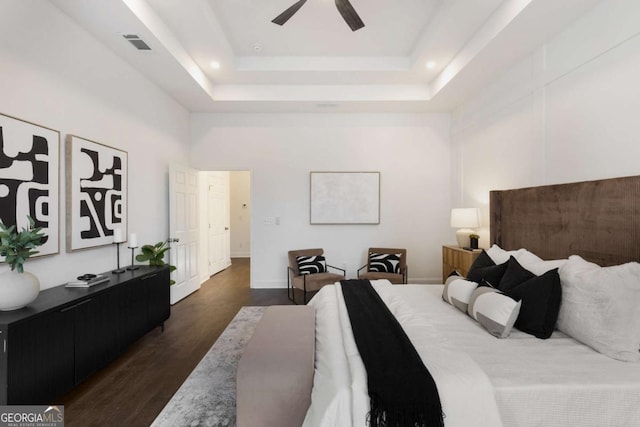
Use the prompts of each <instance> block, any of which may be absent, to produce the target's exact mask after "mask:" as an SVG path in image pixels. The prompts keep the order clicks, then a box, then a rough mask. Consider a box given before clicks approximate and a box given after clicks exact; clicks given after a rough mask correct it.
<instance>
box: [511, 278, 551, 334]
mask: <svg viewBox="0 0 640 427" xmlns="http://www.w3.org/2000/svg"><path fill="white" fill-rule="evenodd" d="M504 293H505V294H507V295H508V296H510V297H511V298H513V299H515V300H516V301H518V300H521V301H522V305H521V306H520V314H518V320H516V324H515V327H516V328H518V329H520V330H521V331H523V332H526V333H528V334H531V335H534V336H536V337H537V338H542V339H546V338H549V337H550V336H551V334H552V333H553V330H554V329H555V327H556V321H557V320H558V312H559V311H560V300H561V299H562V287H561V286H560V276H559V275H558V269H557V268H555V269H553V270H549V271H547V272H546V273H544V274H543V275H542V276H534V277H532V278H530V279H528V280H525V281H524V282H522V283H520V284H518V285H515V286H513V287H512V288H510V289H509V290H507V291H504Z"/></svg>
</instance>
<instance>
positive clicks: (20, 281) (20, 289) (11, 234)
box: [0, 216, 45, 311]
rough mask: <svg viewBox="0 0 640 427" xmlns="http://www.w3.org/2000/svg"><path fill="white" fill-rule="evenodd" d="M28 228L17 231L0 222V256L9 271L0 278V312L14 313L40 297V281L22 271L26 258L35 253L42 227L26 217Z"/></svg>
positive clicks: (41, 238)
mask: <svg viewBox="0 0 640 427" xmlns="http://www.w3.org/2000/svg"><path fill="white" fill-rule="evenodd" d="M27 219H28V221H29V227H28V228H22V230H21V231H17V227H16V226H15V225H12V226H10V227H7V226H6V225H5V224H3V223H2V222H1V221H0V256H3V257H4V262H6V263H7V264H8V265H9V266H10V267H11V269H10V270H9V271H6V272H3V273H1V274H0V310H2V311H8V310H17V309H19V308H22V307H24V306H25V305H27V304H29V303H31V302H33V301H34V300H35V299H36V298H37V297H38V294H39V293H40V281H39V280H38V278H37V277H36V276H34V275H33V274H31V273H29V272H26V271H24V265H23V264H24V262H25V261H26V260H27V258H29V257H31V256H33V255H35V254H37V253H38V251H37V250H36V248H37V247H38V246H40V245H41V244H42V240H43V239H44V237H45V235H44V233H42V228H41V227H36V226H35V221H34V220H33V218H31V217H30V216H27Z"/></svg>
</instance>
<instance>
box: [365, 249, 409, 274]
mask: <svg viewBox="0 0 640 427" xmlns="http://www.w3.org/2000/svg"><path fill="white" fill-rule="evenodd" d="M401 255H402V254H376V253H370V254H369V271H375V272H376V273H396V274H399V273H400V256H401Z"/></svg>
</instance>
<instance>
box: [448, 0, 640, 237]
mask: <svg viewBox="0 0 640 427" xmlns="http://www.w3.org/2000/svg"><path fill="white" fill-rule="evenodd" d="M638 16H640V2H637V1H633V0H607V1H602V2H600V3H599V4H598V5H596V7H594V8H593V9H592V10H591V11H589V12H588V13H587V14H585V15H584V16H583V17H582V18H580V19H579V20H578V21H576V22H575V23H574V24H573V25H572V26H570V27H569V28H567V29H566V30H565V31H564V32H562V33H561V34H558V35H557V36H556V37H555V38H553V39H552V40H550V41H549V42H548V43H547V44H546V45H545V46H544V47H542V48H540V49H539V50H537V51H536V52H533V53H532V54H531V55H530V56H529V57H527V58H525V59H524V60H522V61H521V62H520V63H518V64H517V65H515V66H514V67H512V68H511V69H510V70H508V71H507V72H506V73H505V74H504V75H502V76H500V77H499V78H498V79H496V81H495V82H494V83H493V84H491V85H490V86H488V87H487V88H486V89H485V90H483V91H482V93H479V94H478V95H477V96H476V97H475V98H474V99H471V100H469V101H468V102H466V103H465V104H463V105H461V106H460V107H459V108H457V109H456V111H455V113H454V114H453V117H452V133H451V139H452V158H453V159H454V160H453V162H452V188H453V191H452V204H453V205H454V206H477V207H480V208H481V209H482V212H483V214H484V215H483V219H484V229H483V232H482V233H481V241H480V243H481V245H482V246H485V247H486V245H487V244H488V220H489V217H488V213H489V211H488V203H489V191H490V190H497V189H507V188H518V187H528V186H535V185H544V184H556V183H564V182H573V181H583V180H591V179H602V178H611V177H617V176H628V175H637V174H640V162H639V161H638V159H639V158H640V143H638V135H640V120H639V113H640V84H639V83H638V76H640V20H639V19H638Z"/></svg>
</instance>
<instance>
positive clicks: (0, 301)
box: [0, 270, 40, 311]
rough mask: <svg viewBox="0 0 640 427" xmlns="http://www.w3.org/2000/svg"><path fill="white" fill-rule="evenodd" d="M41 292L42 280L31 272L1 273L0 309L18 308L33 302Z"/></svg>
mask: <svg viewBox="0 0 640 427" xmlns="http://www.w3.org/2000/svg"><path fill="white" fill-rule="evenodd" d="M39 293H40V281H39V280H38V278H37V277H36V276H34V275H33V274H31V273H28V272H26V271H25V272H24V273H18V272H17V271H15V270H14V271H11V270H9V271H6V272H4V273H0V311H9V310H17V309H19V308H22V307H24V306H25V305H27V304H30V303H32V302H33V301H34V300H35V299H36V298H37V297H38V294H39Z"/></svg>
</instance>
